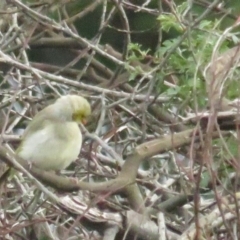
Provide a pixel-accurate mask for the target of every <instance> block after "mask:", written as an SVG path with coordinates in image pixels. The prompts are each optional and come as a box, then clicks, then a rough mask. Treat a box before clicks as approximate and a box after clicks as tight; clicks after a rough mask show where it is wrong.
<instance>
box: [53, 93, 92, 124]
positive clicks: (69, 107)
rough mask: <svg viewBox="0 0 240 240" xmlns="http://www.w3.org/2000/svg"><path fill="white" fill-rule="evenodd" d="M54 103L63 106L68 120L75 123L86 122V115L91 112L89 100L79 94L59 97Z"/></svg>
mask: <svg viewBox="0 0 240 240" xmlns="http://www.w3.org/2000/svg"><path fill="white" fill-rule="evenodd" d="M56 104H57V105H59V106H61V108H63V111H65V113H66V115H67V116H68V118H69V120H72V121H75V122H77V123H83V124H85V123H86V119H87V117H88V116H89V115H90V114H91V106H90V104H89V102H88V101H87V100H86V99H85V98H84V97H81V96H77V95H66V96H62V97H60V98H59V99H58V100H57V101H56Z"/></svg>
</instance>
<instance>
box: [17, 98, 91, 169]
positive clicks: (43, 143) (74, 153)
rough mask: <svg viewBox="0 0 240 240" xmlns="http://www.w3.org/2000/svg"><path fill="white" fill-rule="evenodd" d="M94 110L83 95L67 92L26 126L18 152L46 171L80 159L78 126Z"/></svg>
mask: <svg viewBox="0 0 240 240" xmlns="http://www.w3.org/2000/svg"><path fill="white" fill-rule="evenodd" d="M90 114H91V106H90V104H89V102H88V101H87V100H86V99H85V98H84V97H82V96H78V95H65V96H61V97H59V98H58V99H57V100H56V101H55V102H54V103H53V104H51V105H48V106H47V107H45V108H44V109H42V110H41V111H39V112H38V113H37V114H36V115H35V116H34V117H33V119H32V120H31V121H30V123H29V124H28V126H27V128H26V129H25V131H24V133H23V135H22V138H21V143H20V145H19V147H18V148H17V150H16V155H17V156H18V157H20V158H22V159H23V160H26V161H27V162H28V163H29V164H30V165H33V166H35V167H37V168H39V169H42V170H46V171H52V170H53V171H60V170H63V169H65V168H67V167H68V166H69V165H70V164H71V163H72V162H73V161H74V160H76V159H77V157H78V155H79V153H80V150H81V147H82V133H81V131H80V128H79V126H78V124H79V123H85V122H86V118H87V117H88V116H89V115H90Z"/></svg>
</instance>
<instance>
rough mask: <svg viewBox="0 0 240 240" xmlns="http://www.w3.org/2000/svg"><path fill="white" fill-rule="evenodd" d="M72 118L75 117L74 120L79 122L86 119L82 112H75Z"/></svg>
mask: <svg viewBox="0 0 240 240" xmlns="http://www.w3.org/2000/svg"><path fill="white" fill-rule="evenodd" d="M72 119H73V121H75V122H78V123H79V122H82V120H83V119H84V116H83V115H82V114H80V113H74V114H73V115H72Z"/></svg>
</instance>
